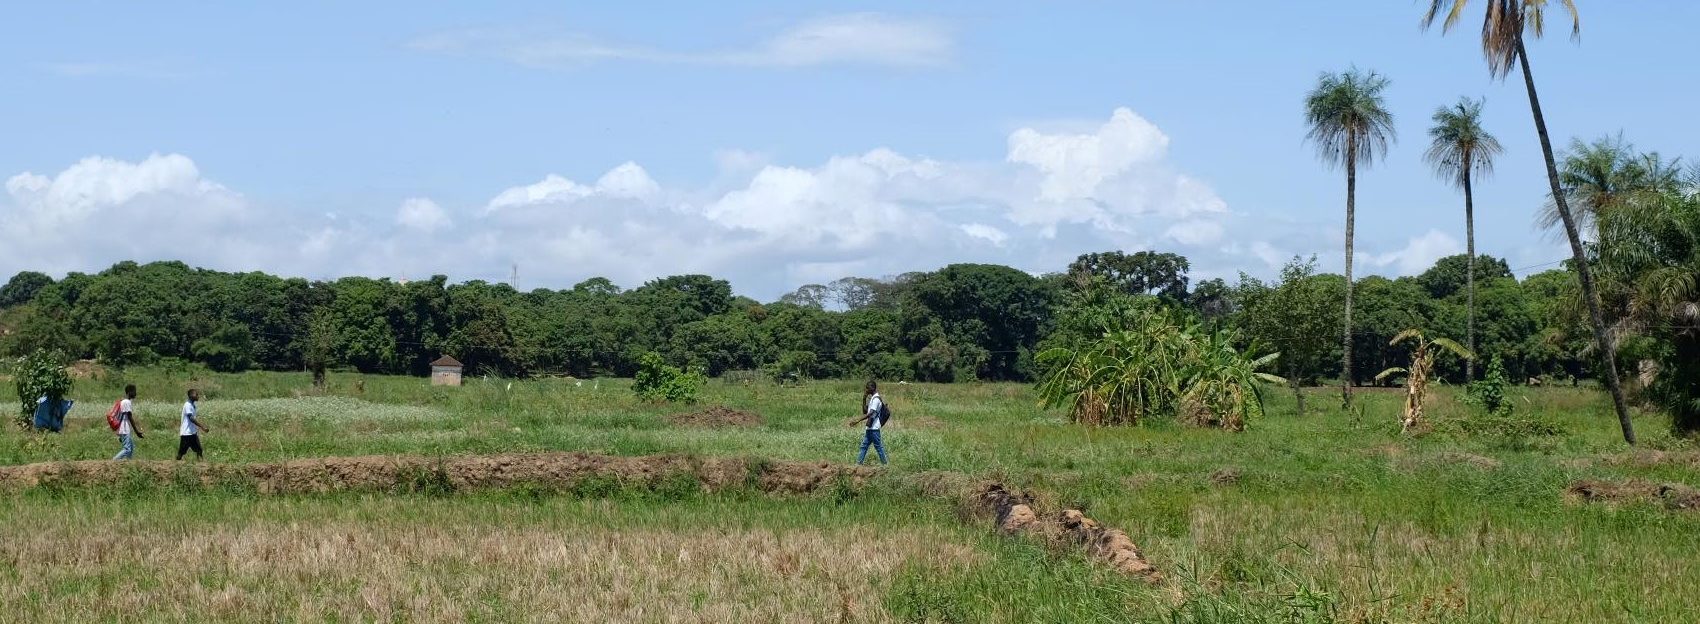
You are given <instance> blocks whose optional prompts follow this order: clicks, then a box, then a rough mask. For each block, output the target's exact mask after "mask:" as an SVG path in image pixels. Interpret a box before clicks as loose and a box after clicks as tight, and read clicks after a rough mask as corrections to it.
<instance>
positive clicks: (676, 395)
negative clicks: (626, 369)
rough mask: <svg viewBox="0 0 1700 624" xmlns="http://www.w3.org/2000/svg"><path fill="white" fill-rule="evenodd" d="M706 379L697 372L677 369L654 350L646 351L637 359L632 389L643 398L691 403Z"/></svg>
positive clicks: (694, 400)
mask: <svg viewBox="0 0 1700 624" xmlns="http://www.w3.org/2000/svg"><path fill="white" fill-rule="evenodd" d="M706 381H707V378H706V377H704V376H703V374H702V373H700V372H697V371H685V370H680V369H679V368H678V367H676V366H672V365H669V364H667V362H666V361H665V360H662V359H661V355H660V354H657V353H653V352H651V353H646V354H644V356H643V358H642V359H640V360H639V361H638V372H637V378H636V379H635V380H634V381H633V382H632V391H634V392H636V393H637V395H638V397H640V398H642V399H643V400H645V401H668V402H672V403H695V402H696V400H697V391H698V390H700V389H702V385H703V383H704V382H706Z"/></svg>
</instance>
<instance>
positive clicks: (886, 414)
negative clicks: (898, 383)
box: [880, 398, 891, 427]
mask: <svg viewBox="0 0 1700 624" xmlns="http://www.w3.org/2000/svg"><path fill="white" fill-rule="evenodd" d="M889 424H891V404H890V403H887V402H885V399H883V398H882V399H880V426H881V427H884V426H886V425H889Z"/></svg>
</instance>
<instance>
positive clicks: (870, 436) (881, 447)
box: [856, 429, 886, 464]
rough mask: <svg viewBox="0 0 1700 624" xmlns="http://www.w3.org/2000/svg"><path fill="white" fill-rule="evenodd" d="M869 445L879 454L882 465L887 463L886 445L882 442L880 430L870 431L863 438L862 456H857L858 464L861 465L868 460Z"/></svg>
mask: <svg viewBox="0 0 1700 624" xmlns="http://www.w3.org/2000/svg"><path fill="white" fill-rule="evenodd" d="M869 445H872V446H873V447H874V450H875V451H878V452H879V455H880V463H882V464H884V463H886V461H885V443H883V442H881V441H880V430H878V429H869V430H868V433H867V434H866V435H863V436H862V452H861V453H860V454H858V455H856V463H858V464H860V463H862V462H864V461H867V460H868V446H869Z"/></svg>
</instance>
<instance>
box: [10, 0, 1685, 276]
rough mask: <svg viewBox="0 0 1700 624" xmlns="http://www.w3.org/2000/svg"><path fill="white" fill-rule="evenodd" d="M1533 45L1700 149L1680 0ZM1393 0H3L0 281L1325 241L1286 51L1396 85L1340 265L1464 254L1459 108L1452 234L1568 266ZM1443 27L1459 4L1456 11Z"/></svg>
mask: <svg viewBox="0 0 1700 624" xmlns="http://www.w3.org/2000/svg"><path fill="white" fill-rule="evenodd" d="M1582 11H1583V37H1582V39H1581V41H1580V42H1579V43H1574V42H1571V41H1570V40H1569V39H1568V38H1567V37H1565V36H1564V34H1565V33H1564V32H1562V31H1561V32H1556V33H1549V36H1548V39H1547V40H1545V41H1542V42H1539V43H1537V44H1535V45H1534V47H1533V49H1532V53H1533V55H1534V61H1533V62H1534V69H1535V74H1536V79H1537V81H1538V83H1539V87H1540V88H1541V90H1542V93H1541V94H1542V98H1543V104H1544V105H1545V107H1546V113H1547V116H1548V122H1549V124H1550V126H1551V128H1552V130H1553V133H1554V136H1555V139H1557V140H1558V141H1559V142H1560V143H1561V145H1562V144H1564V143H1568V141H1569V139H1570V138H1571V137H1587V138H1592V137H1598V136H1601V135H1602V134H1607V133H1616V132H1619V131H1621V132H1623V133H1624V135H1625V136H1626V137H1627V138H1629V139H1631V140H1632V141H1634V142H1636V143H1637V144H1638V145H1639V146H1641V147H1643V148H1647V149H1656V150H1659V151H1662V152H1665V153H1667V154H1673V155H1679V154H1696V153H1697V152H1700V149H1696V148H1697V147H1700V129H1697V127H1696V125H1695V124H1694V123H1693V122H1692V114H1691V113H1690V112H1689V111H1691V110H1692V109H1693V102H1694V100H1695V95H1696V94H1695V90H1696V85H1700V80H1697V78H1700V76H1697V75H1696V74H1697V73H1700V70H1696V69H1695V66H1694V64H1693V63H1692V62H1691V61H1692V60H1693V59H1692V57H1693V42H1692V33H1691V32H1690V30H1691V28H1692V25H1694V24H1697V23H1700V3H1693V2H1686V1H1678V0H1648V1H1645V2H1638V3H1621V2H1611V3H1608V2H1602V1H1598V0H1596V1H1593V2H1583V3H1582ZM1420 12H1421V7H1420V6H1418V4H1417V3H1415V2H1406V1H1404V0H1384V1H1380V2H1352V3H1344V2H1322V1H1302V2H1284V3H1269V2H1258V3H1250V2H1234V3H1229V2H1187V3H1175V2H1123V3H1108V2H1084V3H1000V2H991V3H988V2H972V3H971V2H941V3H930V4H926V5H918V4H913V3H830V4H829V3H811V4H809V5H806V6H804V5H800V4H797V3H761V2H729V3H716V4H714V5H712V6H710V5H702V4H700V3H620V4H614V3H597V4H591V3H561V2H535V3H531V2H525V3H521V2H513V3H450V2H411V3H403V2H362V3H346V2H295V3H287V4H285V3H274V4H268V5H263V6H262V5H257V4H256V3H216V4H208V3H188V2H182V3H177V2H159V3H146V4H145V5H144V4H142V3H94V2H74V1H73V2H57V3H30V4H27V5H23V6H16V7H11V8H9V10H8V18H7V19H6V20H4V22H0V85H4V87H0V137H4V145H5V149H0V178H4V179H6V180H7V181H8V182H7V187H6V190H7V193H6V194H5V195H0V217H3V218H4V221H0V234H3V235H4V236H5V237H6V238H7V239H8V240H9V241H15V243H14V244H9V245H7V246H6V247H7V248H6V249H0V274H6V275H9V274H11V273H13V272H15V271H19V270H25V269H34V270H45V271H48V272H50V273H54V274H62V273H63V272H65V271H71V270H82V271H90V270H98V269H100V268H103V267H105V266H107V265H109V264H110V263H111V262H114V261H116V260H121V259H136V260H142V261H146V260H155V259H181V260H184V261H187V262H190V263H192V264H197V265H203V266H208V267H213V268H219V269H226V270H255V269H258V270H266V271H271V272H277V273H283V274H289V275H303V276H307V277H314V278H329V277H336V276H339V275H346V274H368V275H374V276H390V277H415V278H417V277H423V276H427V275H430V274H432V273H447V274H448V275H450V277H451V278H453V279H456V280H460V279H474V278H483V279H501V278H505V277H506V276H507V274H508V272H509V268H510V266H512V265H513V264H518V265H519V267H520V274H521V282H522V284H521V286H522V288H529V287H540V286H548V287H567V286H570V285H571V284H572V283H574V282H577V281H579V280H582V279H584V278H587V277H591V276H595V275H606V276H608V277H611V278H613V279H615V280H616V281H617V282H618V283H620V284H622V285H625V286H628V287H629V286H635V285H637V284H638V283H641V281H642V280H644V279H648V278H652V277H656V276H660V275H666V274H673V273H684V272H708V273H712V274H714V275H717V276H720V277H725V278H728V279H731V280H732V281H733V284H734V286H735V287H736V288H737V290H739V291H740V292H742V293H745V294H749V295H752V296H756V297H758V298H772V297H776V296H777V295H779V294H781V293H783V292H786V291H788V290H790V289H792V288H794V287H796V286H798V285H800V284H803V283H806V282H824V281H827V280H830V279H834V278H836V277H842V276H846V275H868V276H879V275H890V274H895V273H898V272H902V271H909V270H924V269H932V268H936V267H938V266H942V265H943V264H947V263H950V262H959V261H976V262H998V263H1003V264H1009V265H1011V266H1016V267H1018V268H1021V269H1024V270H1029V271H1034V272H1042V271H1050V270H1057V269H1060V268H1061V267H1062V266H1063V265H1064V264H1066V262H1067V261H1068V260H1069V259H1071V258H1073V257H1074V256H1075V255H1078V254H1080V253H1085V252H1089V251H1102V250H1106V249H1113V248H1120V249H1128V250H1133V249H1144V248H1156V249H1161V250H1165V251H1176V252H1180V253H1183V254H1185V255H1187V256H1189V257H1190V258H1192V259H1193V264H1194V276H1195V278H1204V277H1227V278H1229V279H1230V281H1232V278H1233V277H1234V276H1235V275H1236V274H1237V273H1238V272H1239V271H1242V270H1243V271H1247V272H1249V273H1252V274H1254V275H1263V276H1267V275H1271V274H1272V273H1273V269H1274V267H1275V266H1278V265H1279V263H1280V262H1281V261H1282V260H1284V259H1285V258H1287V257H1290V256H1292V255H1294V254H1306V255H1308V254H1311V253H1315V254H1317V255H1318V256H1319V259H1320V260H1321V262H1322V264H1323V266H1324V268H1325V269H1332V270H1337V269H1338V267H1339V265H1340V255H1341V251H1340V243H1341V240H1342V233H1341V230H1342V219H1343V201H1344V197H1343V195H1344V181H1343V175H1342V174H1341V173H1340V172H1338V171H1334V170H1331V169H1329V168H1327V167H1325V166H1323V165H1322V164H1320V163H1319V162H1318V161H1317V160H1316V158H1315V157H1314V152H1313V150H1312V149H1311V148H1310V147H1309V146H1307V145H1305V144H1304V143H1303V140H1302V139H1303V135H1304V128H1303V127H1302V126H1301V119H1300V114H1299V111H1300V102H1301V100H1302V98H1303V95H1304V93H1305V91H1306V90H1308V89H1309V88H1310V87H1311V86H1312V85H1313V84H1314V83H1315V80H1316V77H1317V75H1318V73H1319V72H1321V71H1324V70H1338V69H1344V68H1346V67H1349V66H1352V65H1356V66H1358V67H1360V68H1365V69H1374V70H1377V71H1379V72H1382V73H1384V74H1386V75H1387V76H1389V77H1390V78H1391V79H1392V87H1391V89H1390V90H1389V92H1388V97H1389V99H1388V103H1389V106H1390V108H1391V109H1392V111H1393V112H1394V114H1395V115H1396V117H1397V120H1398V128H1399V131H1400V141H1399V143H1398V144H1397V146H1396V147H1395V148H1394V149H1393V150H1392V152H1391V153H1390V154H1389V155H1388V157H1387V159H1386V160H1385V161H1384V162H1383V163H1380V164H1378V165H1377V166H1376V167H1375V168H1374V169H1372V170H1370V171H1368V172H1365V173H1363V174H1362V175H1361V176H1360V185H1359V192H1360V194H1359V199H1358V206H1359V222H1358V241H1359V249H1360V254H1362V255H1360V258H1361V259H1362V264H1361V265H1360V266H1362V269H1361V271H1363V272H1367V273H1382V274H1387V275H1393V274H1400V273H1408V272H1412V271H1415V270H1420V269H1421V268H1422V267H1424V266H1426V265H1427V263H1428V262H1430V261H1432V260H1433V258H1434V257H1436V256H1438V255H1441V254H1444V253H1451V252H1453V251H1458V250H1461V249H1462V241H1463V238H1464V237H1463V223H1462V216H1461V213H1462V210H1461V199H1460V198H1459V197H1458V195H1457V193H1456V192H1455V191H1453V190H1452V189H1450V188H1448V187H1447V186H1445V185H1443V184H1441V183H1439V182H1438V181H1436V180H1435V178H1434V177H1433V175H1432V174H1431V173H1430V172H1429V170H1428V169H1427V167H1426V166H1425V165H1424V164H1423V163H1422V161H1421V153H1422V150H1423V148H1424V147H1425V146H1426V142H1427V141H1426V139H1427V137H1426V134H1425V131H1426V129H1427V126H1428V121H1429V120H1428V118H1429V115H1430V114H1431V113H1432V112H1433V110H1434V108H1435V107H1437V106H1439V105H1442V104H1447V103H1450V102H1453V101H1455V100H1456V99H1457V98H1458V97H1459V96H1461V95H1469V96H1472V97H1482V96H1485V97H1486V98H1487V99H1488V103H1487V119H1486V122H1487V125H1488V128H1489V130H1490V131H1492V132H1494V133H1495V134H1497V135H1498V136H1499V138H1500V139H1501V141H1502V142H1503V143H1504V144H1505V147H1506V154H1505V156H1504V157H1503V158H1502V160H1501V163H1500V166H1499V172H1498V175H1496V176H1495V177H1494V178H1492V179H1490V180H1488V181H1486V182H1484V183H1482V184H1480V185H1479V186H1478V198H1477V215H1478V223H1477V233H1478V248H1479V249H1480V251H1482V252H1483V253H1490V254H1494V255H1498V256H1502V257H1507V258H1508V259H1509V260H1510V262H1511V264H1512V265H1513V266H1527V265H1532V264H1536V263H1542V262H1546V261H1550V260H1555V259H1558V258H1561V257H1564V256H1565V255H1566V252H1565V251H1564V246H1563V245H1562V244H1560V243H1559V242H1558V240H1557V239H1556V238H1554V237H1553V236H1551V235H1550V234H1548V233H1545V232H1540V231H1537V230H1536V229H1535V228H1534V225H1533V222H1534V220H1533V215H1534V213H1535V211H1536V209H1537V208H1538V207H1539V205H1540V204H1541V203H1542V201H1543V197H1544V189H1545V188H1546V183H1545V180H1544V173H1543V171H1542V168H1541V164H1540V160H1539V153H1538V147H1537V144H1536V142H1535V137H1534V132H1533V127H1532V124H1531V122H1530V121H1529V114H1528V107H1527V100H1526V99H1525V96H1524V94H1523V91H1522V87H1521V84H1520V83H1518V82H1509V83H1504V84H1502V83H1498V82H1494V81H1492V80H1490V78H1489V77H1488V75H1487V71H1486V69H1485V66H1484V65H1483V63H1482V61H1481V57H1480V53H1479V48H1478V44H1477V40H1476V37H1475V35H1474V33H1475V26H1476V22H1474V21H1472V22H1469V23H1466V24H1465V25H1464V26H1463V27H1461V28H1460V29H1459V31H1457V32H1454V33H1452V34H1451V35H1448V36H1445V37H1442V36H1441V35H1440V33H1439V32H1438V31H1436V32H1429V33H1424V32H1422V31H1421V30H1419V29H1418V27H1417V20H1418V17H1419V14H1420ZM1473 19H1475V18H1473Z"/></svg>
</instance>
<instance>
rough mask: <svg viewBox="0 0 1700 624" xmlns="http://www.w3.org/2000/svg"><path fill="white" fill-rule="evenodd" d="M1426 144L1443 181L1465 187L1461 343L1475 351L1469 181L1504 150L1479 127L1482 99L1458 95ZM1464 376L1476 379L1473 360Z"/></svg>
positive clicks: (1487, 171) (1437, 118) (1439, 115)
mask: <svg viewBox="0 0 1700 624" xmlns="http://www.w3.org/2000/svg"><path fill="white" fill-rule="evenodd" d="M1428 135H1429V138H1431V139H1433V140H1434V142H1433V143H1431V144H1429V147H1428V152H1427V153H1426V154H1424V158H1425V159H1426V160H1428V162H1429V164H1430V165H1433V166H1434V172H1435V174H1436V175H1439V176H1440V178H1441V179H1442V180H1446V181H1448V182H1451V183H1453V184H1456V185H1458V188H1461V189H1463V190H1464V240H1465V248H1466V249H1467V253H1469V265H1468V266H1469V268H1468V269H1467V270H1466V271H1467V272H1468V274H1469V276H1468V278H1467V279H1466V280H1465V283H1466V284H1467V287H1466V290H1467V292H1468V293H1469V295H1468V297H1469V315H1470V320H1469V324H1468V329H1466V330H1465V334H1464V346H1465V347H1466V348H1468V349H1469V350H1470V352H1472V353H1474V352H1475V350H1476V208H1475V197H1474V192H1473V191H1472V189H1471V188H1470V184H1471V182H1473V181H1474V180H1476V179H1478V178H1485V177H1487V176H1489V175H1492V174H1493V159H1494V158H1495V157H1497V156H1499V155H1500V154H1501V153H1503V152H1504V151H1505V150H1504V148H1501V147H1500V145H1499V140H1498V139H1495V138H1493V135H1492V134H1488V131H1487V130H1484V129H1482V100H1472V99H1469V98H1460V99H1459V100H1458V103H1457V104H1453V105H1452V106H1442V107H1441V108H1440V109H1439V110H1436V111H1435V112H1434V127H1433V128H1429V131H1428ZM1464 378H1465V379H1469V380H1472V381H1474V380H1475V378H1476V361H1475V359H1473V358H1472V359H1465V360H1464Z"/></svg>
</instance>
